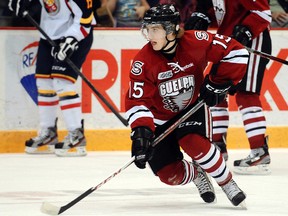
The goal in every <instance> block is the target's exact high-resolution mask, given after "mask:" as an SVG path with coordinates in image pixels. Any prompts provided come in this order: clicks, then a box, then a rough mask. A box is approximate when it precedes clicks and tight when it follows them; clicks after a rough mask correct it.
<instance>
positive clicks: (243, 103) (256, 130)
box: [185, 0, 271, 174]
mask: <svg viewBox="0 0 288 216" xmlns="http://www.w3.org/2000/svg"><path fill="white" fill-rule="evenodd" d="M270 22H271V12H270V9H269V4H268V1H267V0H257V1H246V0H239V1H224V0H222V1H211V0H201V1H198V4H197V9H196V12H194V13H193V14H192V16H191V18H190V20H189V21H188V22H187V23H186V25H185V29H187V30H189V29H201V30H207V28H208V26H209V24H211V25H212V26H214V27H215V26H217V33H219V34H223V35H228V36H231V37H233V38H235V39H236V40H237V41H239V42H240V43H242V44H243V45H245V46H247V47H250V48H252V49H254V50H257V51H260V52H265V53H268V54H271V38H270V34H269V24H270ZM267 63H268V60H267V59H264V58H261V57H259V56H257V55H254V54H250V57H249V61H248V67H247V70H246V75H245V77H244V78H243V80H242V81H241V83H240V84H239V85H237V87H236V88H233V89H231V90H230V91H229V92H230V94H232V95H233V94H235V98H236V103H237V105H238V108H239V111H240V112H241V114H242V119H243V124H244V127H245V131H246V135H247V137H248V141H249V144H250V148H251V152H250V154H249V155H248V157H246V158H244V159H240V160H235V161H234V168H235V169H234V171H235V172H238V173H241V174H247V173H249V174H251V173H252V174H253V173H254V172H255V173H256V174H268V173H270V170H269V167H268V165H269V164H270V155H269V152H268V137H267V136H266V137H265V133H266V119H265V116H264V113H263V109H262V104H261V102H260V98H259V95H260V91H261V86H262V81H263V76H264V71H265V67H266V65H267ZM227 107H228V103H227V101H223V103H221V104H219V105H218V106H216V107H213V108H211V112H212V116H213V142H214V143H216V144H217V145H218V146H219V147H220V149H221V152H222V153H223V155H224V157H225V159H226V160H227V159H228V154H227V148H226V133H227V129H228V121H229V114H228V108H227ZM253 167H254V168H255V167H257V168H258V170H255V169H254V168H253Z"/></svg>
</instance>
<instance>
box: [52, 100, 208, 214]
mask: <svg viewBox="0 0 288 216" xmlns="http://www.w3.org/2000/svg"><path fill="white" fill-rule="evenodd" d="M202 105H203V100H201V101H199V102H198V103H197V104H196V105H195V106H194V107H193V108H191V109H190V110H189V111H188V112H187V113H186V114H185V115H183V116H182V117H180V118H179V119H178V120H177V121H175V123H174V124H172V125H171V126H170V127H169V128H168V129H166V130H165V131H164V132H163V133H162V134H161V135H160V136H158V137H157V138H156V139H155V140H154V142H153V143H152V146H153V147H154V146H156V145H157V144H158V143H159V142H160V141H161V140H163V139H164V138H165V137H167V136H168V134H170V133H171V132H172V131H173V130H175V129H176V128H177V127H178V126H179V125H180V124H181V123H182V122H183V121H185V120H186V119H187V118H188V117H189V116H191V115H192V114H193V113H195V112H196V111H197V110H198V109H199V108H200V107H201V106H202ZM134 161H135V156H133V157H132V158H131V159H130V161H129V162H128V163H127V164H126V165H124V166H123V167H122V168H120V169H119V170H118V171H117V172H115V173H113V174H112V175H110V176H109V177H108V178H106V179H105V180H103V181H102V182H101V183H99V184H98V185H96V186H95V187H91V188H90V189H88V190H87V191H85V192H84V193H82V194H81V195H80V196H78V197H76V198H75V199H74V200H72V201H71V202H69V203H67V204H66V205H64V206H61V207H60V208H59V211H58V213H57V214H58V215H59V214H61V213H63V212H64V211H66V210H67V209H69V208H71V207H72V206H74V205H75V204H76V203H78V202H80V201H81V200H82V199H84V198H85V197H87V196H88V195H89V194H91V193H92V192H93V191H95V190H97V189H98V188H100V187H101V186H102V185H104V184H106V183H107V182H108V181H110V180H111V179H112V178H114V177H115V176H116V175H118V174H119V173H121V172H122V171H123V170H125V169H126V168H127V167H129V166H130V165H131V164H132V163H133V162H134Z"/></svg>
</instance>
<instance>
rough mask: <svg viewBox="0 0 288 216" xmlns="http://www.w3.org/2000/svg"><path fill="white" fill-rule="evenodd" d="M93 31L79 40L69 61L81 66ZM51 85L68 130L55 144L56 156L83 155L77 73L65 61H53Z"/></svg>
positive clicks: (84, 142) (82, 128) (83, 145)
mask: <svg viewBox="0 0 288 216" xmlns="http://www.w3.org/2000/svg"><path fill="white" fill-rule="evenodd" d="M92 41H93V33H92V32H90V34H89V35H88V36H87V37H86V38H85V39H83V40H82V41H80V42H79V48H78V49H77V50H76V51H75V52H74V53H73V55H72V56H71V58H70V59H71V61H72V62H73V63H74V64H75V65H76V66H77V67H78V68H81V67H82V64H83V62H84V61H85V59H86V56H87V54H88V52H89V50H90V47H91V45H92ZM52 77H53V78H54V81H53V85H54V88H55V89H56V91H57V94H58V96H59V105H60V109H61V112H62V114H63V117H64V121H65V125H66V128H67V130H68V134H67V136H66V137H65V138H64V140H63V141H62V142H60V143H58V144H57V145H56V146H55V154H56V155H57V156H85V155H86V154H87V151H86V138H85V135H84V125H83V119H82V111H81V98H80V96H79V94H78V93H77V90H76V86H75V82H76V80H77V78H78V74H77V73H76V72H75V71H74V70H73V68H71V65H69V64H67V63H66V62H59V61H54V65H53V69H52Z"/></svg>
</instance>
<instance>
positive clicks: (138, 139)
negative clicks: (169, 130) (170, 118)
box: [131, 127, 154, 169]
mask: <svg viewBox="0 0 288 216" xmlns="http://www.w3.org/2000/svg"><path fill="white" fill-rule="evenodd" d="M153 137H154V134H153V132H152V131H151V130H150V129H149V128H147V127H136V128H134V129H133V130H132V133H131V140H132V156H135V161H134V163H135V165H136V166H137V167H138V168H140V169H145V167H146V162H147V161H148V160H150V159H151V158H152V156H153V147H152V146H151V143H152V140H153Z"/></svg>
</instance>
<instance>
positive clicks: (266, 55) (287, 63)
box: [245, 47, 288, 65]
mask: <svg viewBox="0 0 288 216" xmlns="http://www.w3.org/2000/svg"><path fill="white" fill-rule="evenodd" d="M245 48H246V49H247V50H248V52H250V53H253V54H255V55H259V56H261V57H263V58H266V59H269V60H273V61H277V62H280V63H282V64H285V65H288V61H286V60H284V59H281V58H278V57H276V56H272V55H269V54H267V53H264V52H260V51H257V50H254V49H251V48H249V47H245Z"/></svg>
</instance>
